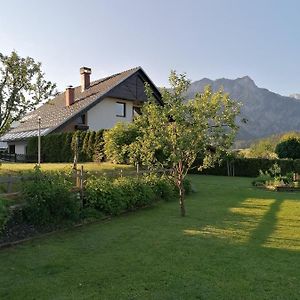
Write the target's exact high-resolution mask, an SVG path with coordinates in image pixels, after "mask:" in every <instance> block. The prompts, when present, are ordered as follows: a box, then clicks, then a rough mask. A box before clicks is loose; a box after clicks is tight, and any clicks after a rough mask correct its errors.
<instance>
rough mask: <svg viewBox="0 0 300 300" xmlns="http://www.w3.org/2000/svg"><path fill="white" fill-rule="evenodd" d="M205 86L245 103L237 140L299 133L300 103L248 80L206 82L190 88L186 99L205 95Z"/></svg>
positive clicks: (248, 78)
mask: <svg viewBox="0 0 300 300" xmlns="http://www.w3.org/2000/svg"><path fill="white" fill-rule="evenodd" d="M206 85H211V86H212V89H213V90H214V91H216V90H218V89H220V88H221V87H222V88H223V89H224V91H225V92H226V93H229V95H230V97H231V98H232V99H235V100H237V101H238V102H240V103H242V107H241V114H240V119H242V118H245V119H247V120H248V121H247V123H246V124H244V123H242V122H241V121H238V122H239V126H240V130H239V133H238V136H237V140H244V141H250V140H254V139H258V138H262V137H266V136H270V135H274V134H280V133H284V132H287V131H294V130H295V131H300V101H299V100H298V99H295V98H294V97H285V96H281V95H279V94H276V93H273V92H271V91H269V90H267V89H264V88H260V87H258V86H257V85H256V84H255V82H254V81H253V80H252V79H251V78H250V77H249V76H244V77H241V78H237V79H225V78H221V79H217V80H210V79H208V78H203V79H201V80H199V81H195V82H193V83H192V84H191V86H190V87H189V89H188V91H187V98H188V99H189V98H192V97H193V96H194V95H195V94H196V93H198V92H202V91H203V89H204V87H205V86H206Z"/></svg>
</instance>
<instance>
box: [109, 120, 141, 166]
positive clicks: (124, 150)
mask: <svg viewBox="0 0 300 300" xmlns="http://www.w3.org/2000/svg"><path fill="white" fill-rule="evenodd" d="M137 137H138V129H137V127H136V126H134V124H131V123H130V124H127V123H117V124H116V125H115V126H114V127H113V128H111V129H110V130H107V131H105V133H104V152H105V155H106V157H107V159H109V160H111V161H112V162H114V163H118V164H126V163H128V162H129V157H130V145H131V144H132V143H133V142H135V141H136V139H137Z"/></svg>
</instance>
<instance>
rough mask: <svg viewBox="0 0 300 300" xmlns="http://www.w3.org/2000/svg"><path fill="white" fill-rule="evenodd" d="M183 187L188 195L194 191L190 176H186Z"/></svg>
mask: <svg viewBox="0 0 300 300" xmlns="http://www.w3.org/2000/svg"><path fill="white" fill-rule="evenodd" d="M183 187H184V192H185V194H186V195H189V194H191V193H192V183H191V181H190V180H189V179H188V178H185V179H184V180H183Z"/></svg>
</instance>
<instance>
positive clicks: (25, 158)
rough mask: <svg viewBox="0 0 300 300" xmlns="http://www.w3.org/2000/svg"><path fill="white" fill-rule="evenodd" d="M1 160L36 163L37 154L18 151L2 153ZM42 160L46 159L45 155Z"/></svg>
mask: <svg viewBox="0 0 300 300" xmlns="http://www.w3.org/2000/svg"><path fill="white" fill-rule="evenodd" d="M0 160H2V161H8V162H21V163H36V162H37V155H28V154H16V153H4V152H1V153H0ZM41 161H42V162H43V161H45V156H44V155H43V156H42V157H41Z"/></svg>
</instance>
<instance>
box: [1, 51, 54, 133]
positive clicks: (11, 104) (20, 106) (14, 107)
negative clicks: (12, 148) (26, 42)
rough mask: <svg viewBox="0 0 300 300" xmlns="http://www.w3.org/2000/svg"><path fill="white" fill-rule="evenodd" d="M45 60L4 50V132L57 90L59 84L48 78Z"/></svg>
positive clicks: (2, 88)
mask: <svg viewBox="0 0 300 300" xmlns="http://www.w3.org/2000/svg"><path fill="white" fill-rule="evenodd" d="M44 75H45V74H44V73H43V72H42V70H41V63H39V62H35V61H34V59H33V58H31V57H26V58H23V57H20V56H19V55H18V54H17V52H15V51H13V52H12V53H11V54H10V55H3V54H2V53H0V134H1V133H3V132H4V131H5V130H7V129H8V128H9V126H10V124H11V123H12V122H13V121H17V120H19V119H20V118H21V117H22V116H23V115H24V114H25V113H26V112H28V111H30V110H32V109H33V108H35V107H36V105H37V104H38V103H40V102H42V101H43V100H46V99H48V98H49V97H51V96H52V95H53V93H54V89H55V84H53V83H51V82H50V81H46V80H45V79H44Z"/></svg>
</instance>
